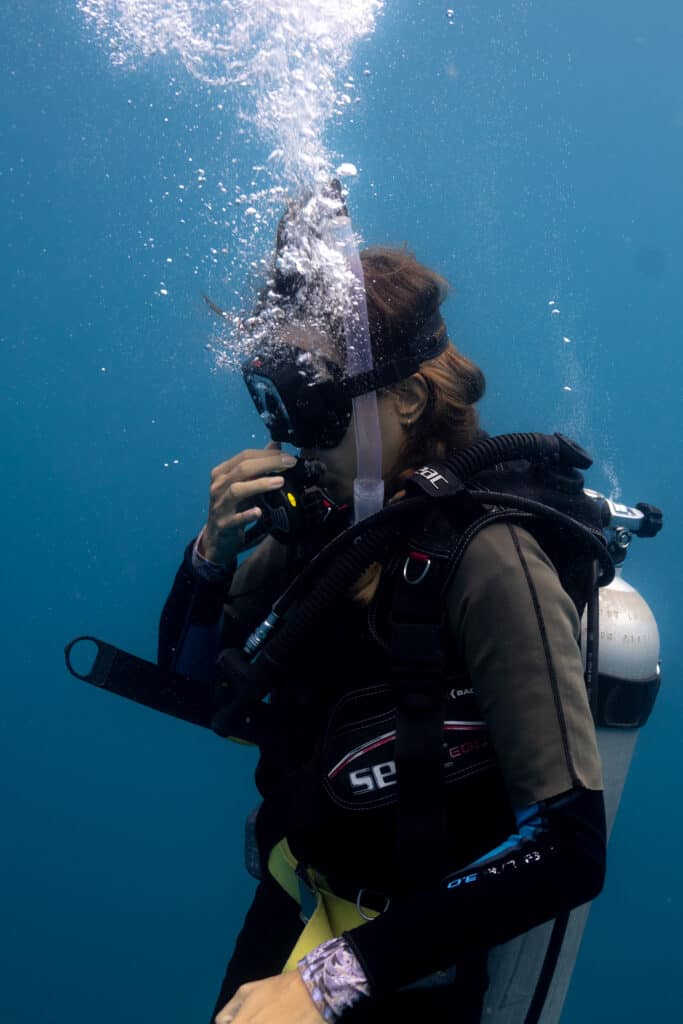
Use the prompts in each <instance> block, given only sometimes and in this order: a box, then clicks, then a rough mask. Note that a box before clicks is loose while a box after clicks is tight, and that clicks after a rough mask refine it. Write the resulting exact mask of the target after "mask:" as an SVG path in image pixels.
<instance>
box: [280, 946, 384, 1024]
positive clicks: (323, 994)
mask: <svg viewBox="0 0 683 1024" xmlns="http://www.w3.org/2000/svg"><path fill="white" fill-rule="evenodd" d="M297 968H298V971H299V974H300V975H301V978H302V980H303V983H304V985H305V986H306V988H307V989H308V991H309V994H310V996H311V999H312V1000H313V1002H314V1004H315V1006H316V1009H317V1010H318V1012H319V1013H320V1015H321V1017H322V1018H323V1020H325V1021H330V1022H333V1021H337V1020H339V1018H340V1017H341V1015H342V1013H343V1012H344V1011H345V1010H348V1009H349V1008H350V1007H351V1006H355V1004H356V1003H357V1002H358V1001H359V1000H360V999H362V998H363V996H369V995H370V986H369V985H368V980H367V978H366V976H365V973H364V971H363V968H362V967H361V965H360V962H359V960H358V957H357V956H356V954H355V953H354V952H353V950H352V948H351V946H350V945H349V943H348V942H347V941H346V939H344V938H338V939H329V940H328V941H327V942H323V943H322V944H321V945H320V946H316V948H315V949H313V950H311V952H310V953H308V954H307V955H306V956H305V957H304V958H303V959H302V960H300V961H299V963H298V965H297Z"/></svg>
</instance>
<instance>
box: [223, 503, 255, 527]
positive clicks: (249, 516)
mask: <svg viewBox="0 0 683 1024" xmlns="http://www.w3.org/2000/svg"><path fill="white" fill-rule="evenodd" d="M262 515H263V510H262V509H260V508H259V507H258V506H256V507H255V508H248V509H246V510H245V511H244V512H236V513H235V514H234V516H233V517H232V520H231V522H230V525H231V526H245V525H246V524H247V523H255V522H256V520H257V519H260V518H261V516H262Z"/></svg>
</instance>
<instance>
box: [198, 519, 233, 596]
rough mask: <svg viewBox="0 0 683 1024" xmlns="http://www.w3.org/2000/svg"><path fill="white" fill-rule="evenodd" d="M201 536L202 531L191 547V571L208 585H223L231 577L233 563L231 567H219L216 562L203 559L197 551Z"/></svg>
mask: <svg viewBox="0 0 683 1024" xmlns="http://www.w3.org/2000/svg"><path fill="white" fill-rule="evenodd" d="M203 534H204V531H203V530H202V532H201V533H200V534H199V536H198V537H197V539H196V541H195V542H194V544H193V545H192V571H193V572H194V573H195V574H196V575H197V576H199V577H200V578H201V579H203V580H206V581H207V582H208V583H223V582H225V581H226V580H229V579H230V578H231V577H232V575H233V573H234V571H235V563H234V562H233V563H232V565H219V564H218V562H210V561H209V559H208V558H205V557H204V555H202V554H201V553H200V551H199V544H200V541H201V539H202V536H203Z"/></svg>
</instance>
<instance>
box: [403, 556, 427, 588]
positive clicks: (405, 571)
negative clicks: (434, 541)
mask: <svg viewBox="0 0 683 1024" xmlns="http://www.w3.org/2000/svg"><path fill="white" fill-rule="evenodd" d="M412 557H413V555H408V557H407V558H406V560H405V562H404V565H403V579H404V580H405V581H406V583H408V584H409V585H410V586H411V587H414V586H416V585H417V584H418V583H422V580H423V579H424V578H425V576H426V575H427V573H428V572H429V570H430V567H431V564H432V560H431V558H428V557H426V556H425V557H424V568H423V570H422V572H421V573H420V575H419V576H416V577H415V579H414V580H413V579H408V566H409V565H410V559H411V558H412ZM416 561H420V562H421V561H422V558H420V559H416Z"/></svg>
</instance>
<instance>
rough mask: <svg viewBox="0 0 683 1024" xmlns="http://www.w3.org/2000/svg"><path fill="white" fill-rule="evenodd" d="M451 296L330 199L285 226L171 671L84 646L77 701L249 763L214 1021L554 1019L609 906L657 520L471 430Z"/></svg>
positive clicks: (579, 461) (163, 664)
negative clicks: (88, 697)
mask: <svg viewBox="0 0 683 1024" xmlns="http://www.w3.org/2000/svg"><path fill="white" fill-rule="evenodd" d="M321 267H322V269H321ZM330 268H331V270H330ZM447 291H448V288H447V284H446V282H445V281H444V279H443V278H442V277H440V276H439V275H438V274H436V273H435V272H434V271H432V270H430V269H429V268H427V267H426V266H423V265H422V264H421V263H419V262H418V261H417V260H416V258H415V257H414V256H413V255H412V253H410V252H409V251H408V250H407V249H391V248H379V247H378V248H368V249H365V250H364V251H363V252H360V253H359V252H358V249H357V247H356V243H355V240H354V236H353V232H352V230H351V224H350V220H349V218H348V214H347V211H346V207H345V205H344V201H343V197H342V194H341V190H340V188H339V186H338V183H333V184H332V186H331V187H330V188H328V189H327V190H323V192H322V195H319V196H314V197H311V198H309V200H308V201H303V202H301V203H298V204H291V205H290V207H289V208H288V211H287V213H286V214H285V216H284V217H283V218H282V221H281V222H280V226H279V228H278V236H277V245H276V253H275V260H274V264H273V269H272V274H271V278H270V280H269V281H268V283H267V285H266V286H265V287H264V289H263V291H262V292H261V294H260V296H259V299H258V302H257V305H256V309H255V310H254V313H253V315H252V316H250V317H248V318H247V319H246V320H245V321H244V322H243V331H244V335H245V337H246V338H247V339H248V341H249V344H248V346H247V349H246V351H247V355H246V357H245V359H244V362H243V365H242V374H243V377H244V380H245V383H246V385H247V388H248V390H249V393H250V395H251V398H252V400H253V402H254V404H255V406H256V408H257V410H258V412H259V414H260V416H261V417H262V419H263V422H264V424H265V426H266V427H267V429H268V431H269V433H270V436H271V440H270V443H269V444H268V445H267V447H266V448H265V449H247V450H244V451H242V452H239V453H238V454H235V455H233V456H232V457H231V458H229V459H227V460H226V461H225V462H223V463H221V464H220V465H218V466H217V467H216V468H215V469H214V470H213V471H212V474H211V483H210V489H209V508H208V515H207V519H206V523H205V525H204V527H203V529H202V530H201V532H200V533H199V535H198V536H197V537H196V538H195V539H193V540H192V541H191V542H190V543H189V544H188V546H187V548H186V550H185V554H184V558H183V561H182V564H181V566H180V568H179V569H178V572H177V575H176V577H175V581H174V584H173V587H172V590H171V593H170V595H169V597H168V599H167V601H166V603H165V606H164V609H163V612H162V615H161V622H160V630H159V655H158V665H152V664H150V663H148V662H145V661H143V660H142V659H139V658H136V657H135V656H134V655H131V654H127V653H126V652H122V651H119V650H118V649H117V648H114V647H112V646H111V645H108V644H105V643H103V642H102V641H98V640H95V641H94V643H95V644H96V647H97V657H96V660H95V663H94V665H93V668H92V670H91V671H90V672H89V673H82V672H78V671H76V669H75V668H74V666H73V664H72V662H71V654H72V649H73V647H74V645H75V644H77V643H78V642H79V641H80V640H82V639H91V640H92V638H78V639H77V640H74V641H72V642H71V643H70V644H69V645H68V646H67V649H66V659H67V666H68V667H69V669H70V671H71V672H72V673H73V674H74V675H77V676H78V677H79V678H81V679H84V680H86V681H87V682H91V683H94V684H95V685H97V686H100V687H102V688H104V689H107V690H109V691H111V692H114V693H118V694H120V695H123V696H126V697H128V698H130V699H133V700H136V701H138V702H139V703H142V704H145V705H147V706H149V707H152V708H155V709H157V710H160V711H163V712H165V713H168V714H172V715H175V716H177V717H180V718H183V719H185V720H186V721H189V722H193V723H194V724H199V725H202V726H205V727H207V728H211V729H213V730H214V732H216V733H217V734H218V735H220V736H223V737H228V738H232V739H234V740H237V741H239V742H242V743H251V744H256V745H258V747H259V754H260V758H259V762H258V766H257V769H256V784H257V787H258V790H259V792H260V795H261V798H262V802H261V804H260V806H259V807H258V809H257V811H255V812H254V814H252V815H251V816H250V818H249V821H248V823H247V867H248V870H249V871H250V873H251V874H252V875H254V876H255V877H256V878H258V879H259V884H258V887H257V889H256V893H255V896H254V900H253V903H252V905H251V908H250V910H249V912H248V914H247V917H246V919H245V921H244V925H243V927H242V930H241V932H240V934H239V936H238V938H237V942H236V946H235V949H234V952H233V954H232V957H231V959H230V961H229V963H228V967H227V971H226V973H225V977H224V979H223V983H222V985H221V988H220V992H219V994H218V998H217V1001H216V1005H215V1009H214V1016H213V1020H215V1022H216V1024H229V1022H230V1024H233V1022H234V1024H317V1022H319V1021H320V1020H324V1021H338V1020H343V1021H347V1020H348V1021H357V1022H379V1021H391V1022H393V1024H402V1022H407V1021H411V1022H412V1021H413V1020H414V1018H415V1015H416V1014H420V1013H422V1014H427V1015H428V1019H429V1020H430V1021H434V1022H443V1024H449V1022H453V1024H455V1022H457V1024H479V1022H480V1021H481V1020H482V1019H483V1018H485V1019H486V1020H489V1021H491V1022H493V1024H536V1022H538V1021H539V1020H541V1015H542V1013H543V1007H544V1003H545V1001H546V996H547V993H548V989H549V986H550V982H551V980H552V977H553V972H554V969H555V967H556V965H557V961H558V957H559V956H560V951H561V947H562V943H563V939H564V935H565V930H566V926H567V921H568V918H569V914H570V912H571V911H572V910H574V908H578V907H581V906H582V905H584V904H587V903H588V902H589V901H591V900H593V899H594V898H595V897H596V896H597V895H598V894H599V892H600V891H601V889H602V886H603V882H604V877H605V851H606V833H607V829H606V818H605V801H604V799H603V776H602V771H601V761H600V753H599V750H598V742H597V738H596V724H597V725H598V726H600V727H602V726H610V727H628V728H629V729H631V730H632V731H633V730H634V729H636V728H638V727H639V726H640V725H642V724H644V722H645V721H646V720H647V717H648V715H649V712H650V710H651V708H652V705H653V703H654V699H655V696H656V693H657V688H658V686H659V668H658V665H655V666H654V668H652V670H650V667H647V666H641V667H640V668H638V670H637V672H636V674H635V675H632V676H629V672H630V671H631V670H630V668H629V665H628V664H626V659H624V658H622V659H621V661H620V662H619V666H618V671H614V672H613V673H612V675H611V676H610V675H609V669H608V675H607V676H605V677H603V675H602V673H599V672H598V664H597V653H598V644H597V640H598V633H599V625H598V608H599V588H600V587H603V588H605V591H607V590H608V589H609V587H610V585H611V584H612V583H613V581H614V584H615V585H616V584H619V585H618V586H617V591H616V595H615V596H614V597H613V606H612V608H611V610H610V618H611V624H612V623H618V621H619V614H620V611H619V606H618V602H619V601H628V602H630V604H629V605H628V618H629V633H632V632H633V630H634V629H635V628H636V626H635V625H634V623H635V622H636V620H637V618H638V615H639V614H640V611H639V608H638V607H637V604H636V603H634V602H636V601H637V600H641V602H642V599H639V595H637V594H636V593H635V591H633V588H630V587H629V586H628V584H625V583H619V577H618V576H617V578H616V580H615V563H620V562H621V561H623V557H624V556H625V550H626V548H627V546H628V540H629V539H630V536H631V535H632V534H633V533H640V535H641V536H654V535H655V534H656V533H657V532H658V530H659V529H660V528H661V513H659V510H657V509H655V508H654V506H648V505H644V504H643V505H638V506H637V507H636V509H629V508H627V507H626V506H618V505H615V504H614V502H611V501H608V500H607V499H604V498H602V496H600V495H598V494H597V493H596V492H590V491H586V490H584V486H583V484H584V480H583V475H582V471H583V470H586V469H588V468H589V467H590V465H591V459H590V457H589V456H588V455H587V454H586V452H584V451H583V449H582V448H580V446H578V445H577V444H576V443H575V442H573V441H571V440H569V439H568V438H566V437H564V436H563V435H561V434H553V435H543V434H510V435H504V436H502V437H489V436H488V435H486V434H485V433H484V432H483V431H482V430H481V429H480V427H479V423H478V416H477V411H476V408H475V407H476V403H477V402H478V401H479V399H480V398H481V397H482V395H483V393H484V386H485V381H484V376H483V374H482V372H481V371H480V369H479V368H478V367H477V366H476V365H475V364H474V363H473V362H472V361H471V360H469V359H468V358H466V357H465V356H464V355H462V354H461V353H460V352H459V351H458V350H457V349H456V347H455V346H454V345H453V343H452V342H451V340H450V338H449V336H448V333H447V329H446V324H445V322H444V319H443V316H442V313H441V305H442V303H443V301H444V299H445V297H446V295H447ZM212 308H214V309H217V307H212ZM283 444H289V445H290V446H292V447H293V448H295V449H297V450H298V454H297V455H291V454H289V453H287V452H285V451H283V450H282V445H283ZM615 524H616V525H615ZM610 531H611V537H612V540H611V541H609V536H610ZM247 552H250V553H249V554H247ZM243 555H244V557H241V556H243ZM642 604H643V605H644V602H642ZM648 612H649V609H648ZM582 617H583V620H584V627H583V636H582V626H581V621H582ZM649 621H650V620H648V622H649ZM647 628H648V629H649V630H650V635H651V637H653V636H654V635H655V633H656V624H654V620H652V624H651V625H648V627H647ZM615 632H616V630H615V629H612V631H611V633H610V637H611V635H612V633H615ZM608 639H609V638H608ZM631 639H632V638H631ZM605 642H606V644H607V640H606V641H605ZM615 642H616V641H615ZM645 647H646V644H645V643H643V644H642V645H640V651H641V654H642V652H643V651H644V650H645ZM601 649H602V639H601ZM655 660H657V659H655ZM638 672H639V673H640V674H638ZM605 680H606V682H605ZM630 750H632V746H631V747H629V751H630ZM619 759H620V760H619ZM618 760H619V767H620V770H621V771H622V775H621V781H620V786H621V785H623V778H624V775H625V771H626V770H627V768H628V761H627V759H626V760H625V759H624V756H623V752H618ZM619 792H620V788H619ZM608 796H610V801H608V804H610V806H611V810H610V815H612V812H613V810H614V807H615V802H614V800H613V799H612V795H611V793H610V792H609V790H608ZM617 802H618V800H617ZM608 809H609V808H608ZM578 913H580V912H578ZM544 923H549V924H548V927H552V935H551V936H550V938H549V939H548V938H547V937H545V938H543V942H542V946H539V947H538V948H536V947H534V948H533V950H532V955H527V952H526V951H525V953H524V955H520V954H519V951H518V950H516V949H515V948H514V943H513V940H514V942H522V941H527V940H528V941H531V942H533V941H535V939H534V936H535V935H536V934H537V933H538V932H539V928H538V926H541V925H543V926H544V927H545V925H544ZM518 937H519V938H518ZM529 937H530V938H529ZM508 947H509V948H510V949H511V950H512V951H513V952H512V957H511V959H512V961H513V966H512V967H511V968H510V969H509V970H508V967H506V965H505V964H504V963H503V964H502V966H501V963H500V962H499V963H498V964H496V963H495V962H494V961H495V955H493V954H497V953H499V951H500V950H503V951H505V950H506V949H507V948H508ZM492 951H493V952H492ZM574 955H575V951H574ZM499 960H500V958H499ZM536 961H538V964H539V965H540V969H537V968H533V969H531V968H530V967H529V965H530V964H532V962H533V963H535V962H536ZM572 962H573V960H572ZM570 970H571V965H570V966H569V971H570ZM506 971H507V973H505V972H506ZM510 979H512V982H510ZM501 987H502V988H504V989H505V992H506V995H505V997H504V998H501V999H500V1000H499V1001H496V1003H495V1006H494V1003H493V1000H494V999H495V1000H498V996H497V995H496V994H495V993H496V991H497V990H499V989H500V988H501ZM515 991H517V992H523V993H524V1009H523V1010H522V1009H519V1008H513V1010H512V1011H510V1009H509V1004H508V1006H507V1008H506V1007H505V1006H504V1003H505V1000H506V999H507V996H508V995H509V993H510V992H513V993H514V992H515ZM492 993H493V994H492ZM487 1000H488V1001H487ZM520 1005H521V1004H520ZM560 1008H561V1003H560ZM499 1010H500V1012H498V1011H499ZM549 1019H550V1018H549ZM556 1019H557V1018H556V1017H553V1018H552V1020H556ZM543 1020H544V1022H545V1020H546V1018H543Z"/></svg>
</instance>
